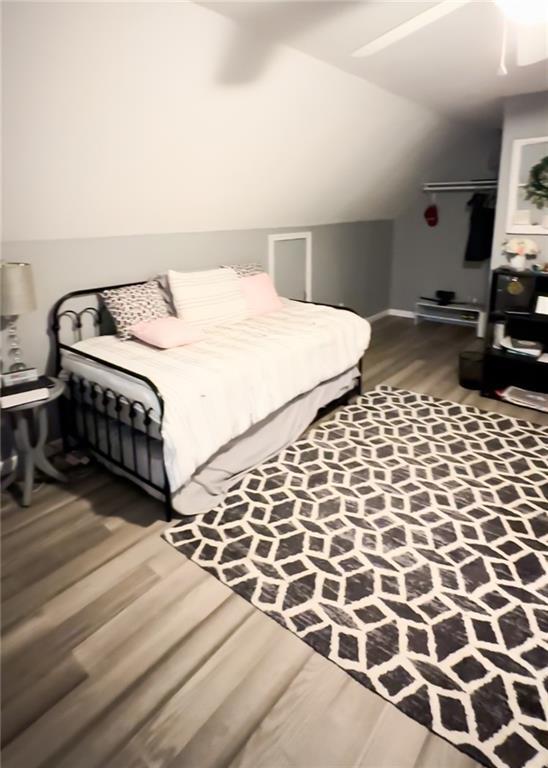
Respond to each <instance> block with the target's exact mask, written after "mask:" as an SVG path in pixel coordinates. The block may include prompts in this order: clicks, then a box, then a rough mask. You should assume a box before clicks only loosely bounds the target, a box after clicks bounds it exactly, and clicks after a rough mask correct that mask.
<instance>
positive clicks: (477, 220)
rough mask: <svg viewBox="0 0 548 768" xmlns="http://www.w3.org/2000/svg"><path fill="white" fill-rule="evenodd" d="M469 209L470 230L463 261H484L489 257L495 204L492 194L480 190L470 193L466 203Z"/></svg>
mask: <svg viewBox="0 0 548 768" xmlns="http://www.w3.org/2000/svg"><path fill="white" fill-rule="evenodd" d="M467 207H468V208H469V209H470V232H469V234H468V242H467V244H466V253H465V255H464V260H465V261H485V259H490V258H491V248H492V246H493V229H494V226H495V206H494V199H493V195H484V194H482V193H480V192H476V194H474V195H472V197H471V198H470V200H469V201H468V203H467Z"/></svg>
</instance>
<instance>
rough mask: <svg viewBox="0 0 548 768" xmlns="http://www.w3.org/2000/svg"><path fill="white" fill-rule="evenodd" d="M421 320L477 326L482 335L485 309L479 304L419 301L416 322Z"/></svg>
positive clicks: (479, 334)
mask: <svg viewBox="0 0 548 768" xmlns="http://www.w3.org/2000/svg"><path fill="white" fill-rule="evenodd" d="M470 315H473V317H470ZM421 320H430V321H431V322H434V323H447V324H449V325H462V326H466V327H468V328H475V329H476V333H477V335H478V336H482V335H483V320H484V309H483V307H481V306H479V305H477V304H436V303H435V302H431V301H417V302H416V303H415V323H418V322H420V321H421Z"/></svg>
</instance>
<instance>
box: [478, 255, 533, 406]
mask: <svg viewBox="0 0 548 768" xmlns="http://www.w3.org/2000/svg"><path fill="white" fill-rule="evenodd" d="M539 296H548V273H547V272H534V271H524V272H517V271H515V270H512V269H508V268H505V267H503V268H501V269H496V270H495V271H494V272H493V280H492V283H491V295H490V300H489V310H488V315H487V326H486V334H485V359H484V366H483V379H482V387H481V393H482V395H484V396H485V397H492V398H495V399H500V398H499V396H498V394H497V391H500V390H501V389H504V388H505V387H509V386H512V385H513V386H516V387H521V388H523V389H529V390H532V391H534V392H542V393H548V363H545V362H541V361H539V360H538V359H536V358H532V357H527V356H525V355H524V356H519V355H516V354H515V353H512V352H506V351H504V350H503V349H496V348H495V347H494V346H493V343H494V338H495V326H496V325H497V324H498V323H503V324H504V327H505V335H506V336H510V337H512V338H517V339H524V340H525V339H527V340H529V341H537V342H540V343H541V344H542V345H543V348H544V352H548V315H543V314H538V313H536V311H535V309H536V306H537V299H538V297H539Z"/></svg>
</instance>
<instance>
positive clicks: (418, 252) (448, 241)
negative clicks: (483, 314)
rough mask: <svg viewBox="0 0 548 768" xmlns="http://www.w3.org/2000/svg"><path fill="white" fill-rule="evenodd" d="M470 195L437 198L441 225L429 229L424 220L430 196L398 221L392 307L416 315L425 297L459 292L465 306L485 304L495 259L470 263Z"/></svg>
mask: <svg viewBox="0 0 548 768" xmlns="http://www.w3.org/2000/svg"><path fill="white" fill-rule="evenodd" d="M470 197H471V193H470V192H447V193H443V194H439V195H438V196H437V201H436V202H437V205H438V209H439V223H438V226H437V227H429V226H428V225H427V224H426V222H425V220H424V217H423V214H424V210H425V208H426V207H427V205H428V204H429V198H428V197H427V196H426V195H423V196H421V197H420V198H418V199H417V200H416V202H415V204H414V205H413V206H412V207H411V208H410V209H409V210H407V211H406V212H405V213H404V214H403V215H402V216H400V217H399V218H397V219H396V221H395V222H394V253H393V260H392V281H391V292H390V306H391V307H392V308H395V309H405V310H413V309H414V304H415V301H416V300H417V298H418V297H419V296H433V295H434V291H435V290H436V289H441V290H449V291H455V292H456V294H457V298H458V299H460V300H461V301H469V302H470V301H472V300H473V299H476V300H477V301H478V302H480V303H482V302H483V301H484V300H485V294H486V289H487V278H488V270H489V259H487V260H486V261H484V262H480V263H465V262H464V251H465V248H466V241H467V237H468V228H469V221H470V219H469V213H468V211H467V208H466V203H467V201H468V200H469V199H470Z"/></svg>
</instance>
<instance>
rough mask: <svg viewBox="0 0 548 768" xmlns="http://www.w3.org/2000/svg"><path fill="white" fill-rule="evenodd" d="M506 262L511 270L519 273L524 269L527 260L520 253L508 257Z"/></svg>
mask: <svg viewBox="0 0 548 768" xmlns="http://www.w3.org/2000/svg"><path fill="white" fill-rule="evenodd" d="M508 261H509V263H510V266H511V267H512V269H516V270H517V271H518V272H521V271H522V270H523V269H525V266H526V263H527V259H526V258H525V256H524V255H523V254H522V253H514V254H513V255H512V256H510V258H509V259H508Z"/></svg>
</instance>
